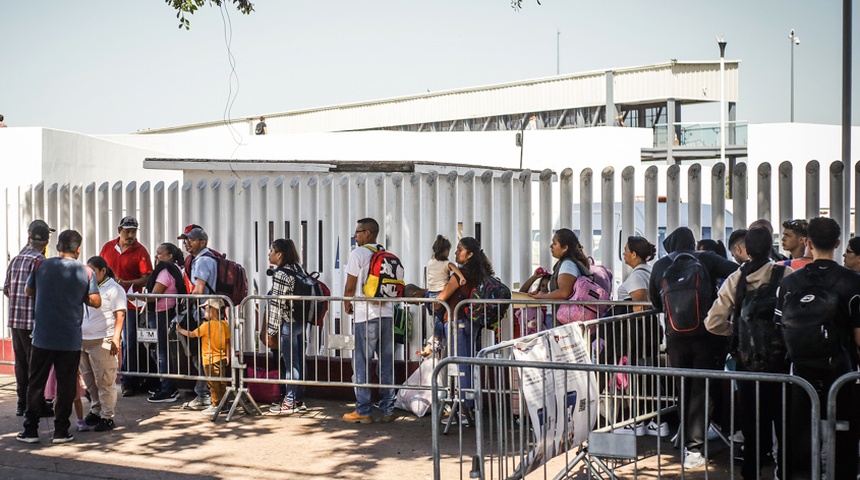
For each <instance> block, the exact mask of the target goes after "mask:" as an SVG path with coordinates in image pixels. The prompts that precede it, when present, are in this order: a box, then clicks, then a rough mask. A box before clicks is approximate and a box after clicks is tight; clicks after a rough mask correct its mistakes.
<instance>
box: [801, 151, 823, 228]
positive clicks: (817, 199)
mask: <svg viewBox="0 0 860 480" xmlns="http://www.w3.org/2000/svg"><path fill="white" fill-rule="evenodd" d="M820 171H821V165H819V163H818V160H811V161H810V162H809V163H807V164H806V216H805V217H804V218H815V217H817V216H818V215H819V207H820V206H821V183H820Z"/></svg>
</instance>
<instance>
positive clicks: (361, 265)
mask: <svg viewBox="0 0 860 480" xmlns="http://www.w3.org/2000/svg"><path fill="white" fill-rule="evenodd" d="M371 257H373V252H371V251H370V249H369V248H364V247H356V248H355V249H354V250H353V251H352V252H350V254H349V262H348V263H347V264H346V274H347V275H352V276H353V277H355V278H356V283H355V295H354V296H355V297H364V283H365V282H366V281H367V272H368V270H369V269H370V258H371ZM352 307H353V308H352V310H353V319H354V320H355V323H362V322H366V321H367V320H368V319H370V320H372V319H374V318H381V317H394V304H393V303H391V302H386V303H382V302H373V301H369V302H363V301H362V302H355V303H353V305H352Z"/></svg>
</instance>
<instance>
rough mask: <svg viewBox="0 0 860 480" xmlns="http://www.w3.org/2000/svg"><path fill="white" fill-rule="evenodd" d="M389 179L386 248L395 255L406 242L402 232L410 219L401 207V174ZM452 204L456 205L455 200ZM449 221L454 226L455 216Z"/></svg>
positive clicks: (401, 252) (401, 253)
mask: <svg viewBox="0 0 860 480" xmlns="http://www.w3.org/2000/svg"><path fill="white" fill-rule="evenodd" d="M390 181H391V190H390V192H391V198H389V201H391V217H390V218H389V220H388V231H389V232H391V236H390V237H389V245H388V248H389V249H390V250H391V251H392V252H394V253H395V254H397V255H403V253H404V250H403V246H404V245H405V244H406V243H405V241H404V239H403V232H404V231H405V230H406V227H405V225H404V223H405V222H408V221H409V220H410V219H407V218H406V217H405V216H404V213H405V212H404V208H403V174H402V173H395V174H393V175H392V176H391V177H390ZM454 204H455V205H456V202H455V203H454ZM386 210H388V209H386ZM450 222H452V223H455V228H456V222H457V217H453V218H452V219H451V220H450ZM410 228H411V225H410ZM455 231H456V230H455ZM448 238H451V237H448ZM413 263H415V262H413ZM411 278H416V277H411Z"/></svg>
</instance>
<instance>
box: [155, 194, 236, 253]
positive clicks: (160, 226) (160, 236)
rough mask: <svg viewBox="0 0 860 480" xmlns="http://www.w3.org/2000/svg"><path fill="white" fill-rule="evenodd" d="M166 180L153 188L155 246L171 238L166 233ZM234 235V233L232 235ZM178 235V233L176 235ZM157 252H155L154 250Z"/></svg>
mask: <svg viewBox="0 0 860 480" xmlns="http://www.w3.org/2000/svg"><path fill="white" fill-rule="evenodd" d="M164 194H165V192H164V182H157V183H156V184H155V188H153V189H152V206H153V208H152V218H153V221H152V241H153V246H157V245H160V244H161V242H163V241H165V240H166V239H168V238H170V233H173V231H171V232H170V233H165V231H164V225H165V223H166V222H165V216H166V213H167V209H166V208H165V203H164V201H165V200H164ZM230 236H231V237H232V235H230ZM174 237H176V235H174ZM152 253H155V252H152Z"/></svg>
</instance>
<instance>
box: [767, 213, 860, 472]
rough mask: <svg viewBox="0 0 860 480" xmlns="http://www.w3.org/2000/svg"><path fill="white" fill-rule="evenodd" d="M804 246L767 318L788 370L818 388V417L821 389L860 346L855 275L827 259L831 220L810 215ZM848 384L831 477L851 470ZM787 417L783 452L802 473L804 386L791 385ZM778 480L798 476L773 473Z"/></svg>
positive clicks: (806, 458)
mask: <svg viewBox="0 0 860 480" xmlns="http://www.w3.org/2000/svg"><path fill="white" fill-rule="evenodd" d="M807 233H808V236H807V238H806V246H807V247H808V248H809V249H810V251H811V252H812V258H813V261H812V263H810V264H809V265H807V266H806V267H804V268H801V269H800V270H798V271H796V272H794V273H793V274H791V275H789V276H787V277H785V278H784V279H783V280H782V283H780V286H779V290H778V292H777V303H776V311H775V314H774V321H775V322H776V323H777V324H779V325H781V327H782V333H783V338H784V339H785V345H786V348H787V350H788V358H789V360H790V361H791V368H792V372H793V373H794V375H797V376H799V377H801V378H803V379H804V380H806V381H808V382H809V383H810V384H812V386H813V387H814V388H815V390H816V391H817V393H818V400H819V402H820V404H821V405H822V408H821V415H822V419H823V418H824V417H825V416H826V412H827V408H826V407H824V406H825V405H827V401H826V400H827V397H828V392H829V391H830V387H831V386H832V385H833V383H834V382H835V381H836V379H837V378H839V377H841V376H842V375H844V374H846V373H849V372H853V371H856V370H857V365H858V346H860V276H858V275H857V273H856V272H853V271H851V270H849V269H847V268H845V267H843V266H841V265H839V264H837V263H836V262H835V261H834V250H836V249H837V248H838V247H839V244H840V240H839V239H840V237H841V235H842V229H841V228H840V226H839V224H838V223H837V222H836V220H834V219H832V218H827V217H817V218H813V219H812V220H810V221H809V227H808V232H807ZM855 397H856V392H855V389H854V388H853V385H845V386H844V387H843V388H842V389H841V390H840V391H839V393H838V395H837V398H836V418H837V420H840V421H846V420H847V421H848V427H849V428H848V429H847V431H843V430H837V431H836V448H835V451H834V452H827V457H826V461H827V462H834V463H835V467H836V470H835V472H836V476H835V477H834V478H837V479H843V478H851V479H853V478H855V477H856V476H857V439H858V425H857V423H858V415H857V399H856V398H855ZM789 409H790V410H789V412H790V414H789V415H788V416H787V417H788V419H789V423H788V435H787V436H788V438H790V439H791V442H789V444H788V446H787V450H788V451H787V452H786V453H787V458H788V460H789V463H790V465H791V467H792V468H791V470H792V474H795V475H801V476H802V475H803V474H806V475H808V474H809V471H810V468H811V465H810V460H811V454H810V453H811V451H810V448H811V447H810V443H809V442H810V440H811V438H810V436H811V431H810V423H811V419H810V418H809V415H810V411H811V406H810V401H809V396H808V394H807V393H806V392H805V391H800V390H799V389H793V390H792V395H791V403H790V406H789ZM780 478H798V477H793V476H792V475H782V474H781V475H780Z"/></svg>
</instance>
